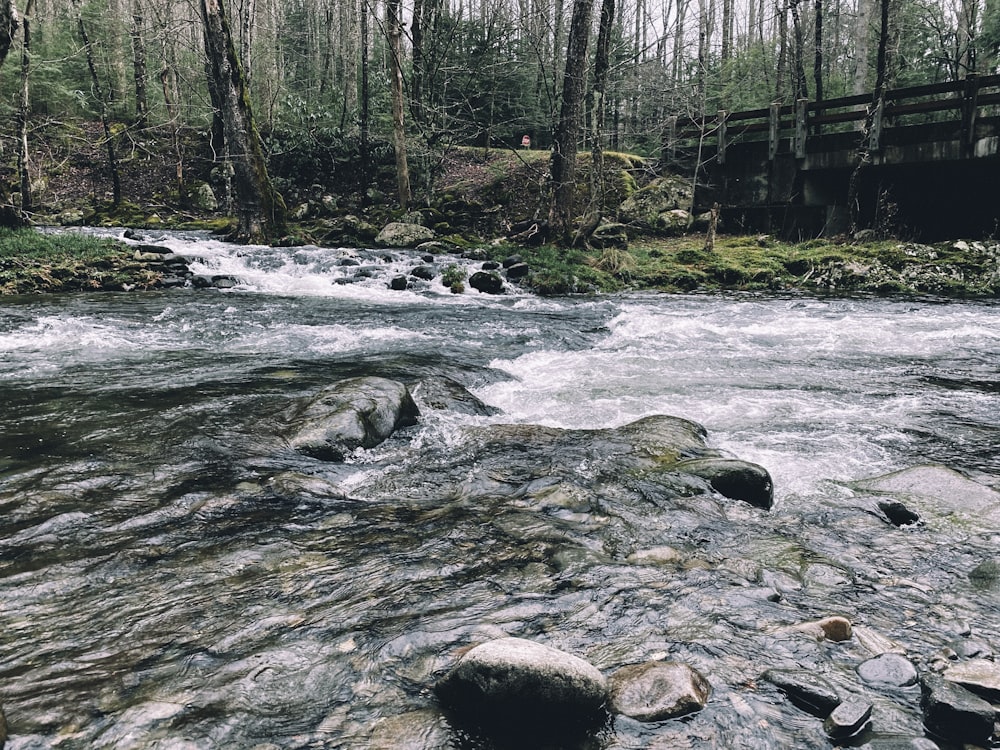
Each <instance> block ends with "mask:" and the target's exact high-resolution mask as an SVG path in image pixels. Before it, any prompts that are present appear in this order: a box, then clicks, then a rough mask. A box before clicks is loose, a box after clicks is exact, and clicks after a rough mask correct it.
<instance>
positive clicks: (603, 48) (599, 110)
mask: <svg viewBox="0 0 1000 750" xmlns="http://www.w3.org/2000/svg"><path fill="white" fill-rule="evenodd" d="M614 21H615V0H603V1H602V3H601V21H600V25H599V26H598V31H597V49H596V50H594V83H593V87H592V89H591V102H590V113H591V114H590V132H591V140H590V154H591V165H590V211H589V214H590V215H589V216H588V217H587V219H586V221H584V226H583V227H582V228H581V230H580V231H579V232H578V233H577V235H576V237H575V238H574V242H573V244H574V245H581V244H586V243H587V241H588V240H589V238H590V235H592V234H593V233H594V230H595V229H597V227H598V225H600V223H601V214H602V212H603V210H604V193H605V189H604V148H603V138H604V119H605V118H604V112H605V93H606V91H607V87H608V70H609V67H610V65H609V63H610V53H611V33H612V31H613V30H614Z"/></svg>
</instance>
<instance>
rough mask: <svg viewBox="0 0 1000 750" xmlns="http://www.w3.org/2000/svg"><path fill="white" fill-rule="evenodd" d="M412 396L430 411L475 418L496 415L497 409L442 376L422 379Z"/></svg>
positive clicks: (414, 388)
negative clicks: (438, 410)
mask: <svg viewBox="0 0 1000 750" xmlns="http://www.w3.org/2000/svg"><path fill="white" fill-rule="evenodd" d="M412 394H413V396H414V398H416V399H417V400H418V401H419V402H420V403H421V404H422V405H424V406H426V407H428V408H430V409H440V410H442V411H454V412H458V413H459V414H470V415H472V416H477V417H488V416H491V415H493V414H497V413H498V412H499V409H497V408H495V407H493V406H489V405H487V404H484V403H483V402H482V401H481V400H480V399H478V398H477V397H476V396H474V395H472V394H471V393H470V392H469V391H468V389H466V388H465V386H463V385H462V384H461V383H457V382H455V381H454V380H452V379H451V378H446V377H444V376H443V375H431V376H429V377H426V378H423V379H421V380H420V382H418V383H417V384H416V385H415V386H414V387H413V391H412Z"/></svg>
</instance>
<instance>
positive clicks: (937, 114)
mask: <svg viewBox="0 0 1000 750" xmlns="http://www.w3.org/2000/svg"><path fill="white" fill-rule="evenodd" d="M998 106H1000V75H989V76H978V75H970V76H968V77H967V78H965V79H962V80H958V81H947V82H945V83H934V84H929V85H924V86H908V87H904V88H897V89H889V90H887V91H886V94H885V96H884V97H883V99H881V100H880V101H877V102H876V101H875V100H874V94H871V93H869V94H860V95H856V96H845V97H839V98H837V99H827V100H824V101H820V102H813V101H809V100H806V99H800V100H798V101H797V102H795V103H794V104H779V103H773V104H771V105H770V106H768V107H763V108H760V109H752V110H745V111H742V112H727V111H725V110H720V111H719V112H718V114H717V115H716V116H715V117H714V118H704V119H694V118H670V120H668V122H667V125H666V132H665V134H664V158H665V159H666V160H667V161H668V162H675V161H687V160H690V159H691V158H692V157H693V156H696V155H700V156H702V158H703V159H704V160H715V161H716V162H718V163H719V164H724V163H725V161H726V153H727V150H728V149H729V148H730V147H731V146H733V145H736V144H739V143H747V142H761V141H767V144H768V147H767V150H768V158H769V159H771V160H773V159H775V158H776V157H777V156H778V155H779V154H793V155H794V156H795V158H798V159H801V158H805V156H806V154H807V152H808V151H809V150H812V149H813V148H817V149H821V148H822V144H821V142H822V141H823V140H832V139H830V136H839V140H840V141H843V140H844V134H855V135H854V136H853V142H854V145H855V147H860V146H861V145H862V141H861V138H862V137H864V138H867V143H866V144H865V145H866V146H867V148H868V149H869V150H870V151H875V152H877V151H879V150H881V149H882V148H883V147H884V146H885V144H886V135H887V133H888V132H889V131H895V132H899V131H901V130H902V129H904V128H915V127H917V126H933V127H934V130H935V131H936V132H937V133H947V134H948V137H949V138H952V139H954V138H959V139H961V142H962V144H963V146H964V147H965V149H966V150H967V151H969V152H971V149H972V147H973V145H974V143H975V139H976V126H977V123H978V122H979V121H980V120H981V119H982V118H984V117H992V116H995V115H996V113H997V112H998ZM869 114H871V124H870V127H869V129H868V132H867V133H865V132H864V127H863V126H864V124H865V122H866V120H867V118H868V116H869ZM969 155H971V153H970V154H969Z"/></svg>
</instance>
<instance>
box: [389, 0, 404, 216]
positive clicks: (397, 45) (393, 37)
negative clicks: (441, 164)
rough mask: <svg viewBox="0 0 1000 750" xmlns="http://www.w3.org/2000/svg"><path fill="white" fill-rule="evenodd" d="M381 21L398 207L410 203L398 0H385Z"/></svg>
mask: <svg viewBox="0 0 1000 750" xmlns="http://www.w3.org/2000/svg"><path fill="white" fill-rule="evenodd" d="M385 22H386V26H387V27H388V28H387V32H388V36H389V53H390V57H391V59H390V61H389V68H390V70H389V81H390V88H391V89H392V135H393V145H394V146H395V149H396V189H397V191H398V196H399V206H400V208H402V209H403V210H406V208H407V206H409V204H410V167H409V163H408V162H407V158H406V123H405V122H404V120H403V44H402V39H403V21H402V18H401V17H400V8H399V0H387V2H386V4H385Z"/></svg>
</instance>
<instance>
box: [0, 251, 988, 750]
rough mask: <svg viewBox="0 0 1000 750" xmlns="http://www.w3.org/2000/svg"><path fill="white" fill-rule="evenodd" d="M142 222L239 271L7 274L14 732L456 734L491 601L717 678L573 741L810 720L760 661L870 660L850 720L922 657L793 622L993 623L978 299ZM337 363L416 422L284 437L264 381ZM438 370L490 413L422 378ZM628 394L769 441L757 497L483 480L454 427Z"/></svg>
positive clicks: (601, 422)
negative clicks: (867, 485)
mask: <svg viewBox="0 0 1000 750" xmlns="http://www.w3.org/2000/svg"><path fill="white" fill-rule="evenodd" d="M158 241H159V242H160V243H161V244H165V245H169V246H171V247H173V248H174V249H175V250H176V251H177V252H181V253H183V254H185V255H187V256H189V257H191V258H194V259H195V261H194V264H193V268H194V270H196V271H198V272H200V273H206V274H218V275H228V276H232V277H234V278H235V279H237V281H238V283H237V285H236V286H235V288H233V289H230V290H216V289H204V290H194V289H174V290H167V291H162V292H143V293H115V294H73V295H66V296H61V295H56V296H44V297H22V298H8V299H5V300H3V304H2V305H0V513H2V518H3V524H2V526H0V597H2V602H3V606H2V608H0V702H2V704H3V707H4V710H5V713H6V715H7V719H8V723H9V725H10V735H11V736H10V739H9V741H8V748H14V749H15V750H27V749H29V748H31V749H32V750H34V749H35V748H121V749H125V748H154V749H156V750H195V749H196V748H197V749H202V748H259V749H260V750H263V749H264V748H340V747H343V748H414V749H416V748H427V749H430V748H445V747H456V748H457V747H472V746H475V745H476V742H475V741H473V740H470V739H468V738H465V737H464V736H463V735H462V734H461V733H459V732H454V731H452V730H451V728H450V727H449V725H448V721H447V720H446V719H445V718H444V717H443V715H442V714H441V713H440V711H439V709H438V706H437V703H436V700H435V697H434V694H433V692H432V690H431V687H432V685H433V683H434V680H435V679H436V678H437V677H439V676H440V674H441V673H442V672H443V671H444V670H446V669H447V668H448V667H449V666H450V665H451V664H452V663H453V662H454V659H455V652H456V651H457V650H459V649H460V648H462V647H464V646H467V645H469V644H471V643H475V642H477V641H482V640H484V639H487V638H492V637H497V636H500V635H514V636H520V637H524V638H531V639H534V640H538V641H541V642H544V643H548V644H550V645H553V646H556V647H558V648H561V649H563V650H566V651H569V652H571V653H575V654H577V655H579V656H581V657H583V658H585V659H587V660H588V661H590V662H591V663H593V664H594V665H595V666H597V667H598V668H599V669H601V670H602V671H605V672H606V673H610V672H612V671H613V670H614V669H616V668H618V667H620V666H622V665H625V664H630V663H636V662H641V661H646V660H650V659H661V658H671V659H676V660H680V661H685V662H687V663H689V664H691V665H692V666H695V667H696V668H698V669H699V670H701V671H702V672H703V673H704V674H705V675H706V676H707V677H708V679H709V681H710V682H711V684H712V687H713V696H712V699H711V701H710V702H709V705H708V706H707V707H706V708H705V710H703V711H702V712H700V713H699V714H696V715H694V716H692V717H689V718H687V719H685V720H680V721H670V722H663V723H658V724H641V723H639V722H634V721H631V720H627V719H621V718H619V719H618V720H616V721H615V722H614V724H613V725H612V726H609V727H608V728H606V730H605V731H604V732H602V733H601V734H600V735H599V736H597V737H595V738H593V740H592V742H591V743H590V744H589V745H588V747H592V748H608V749H611V748H668V747H669V748H684V747H692V748H701V747H705V748H708V747H720V748H729V747H732V748H766V749H770V748H789V747H810V748H812V747H828V746H830V742H829V740H827V738H826V736H825V734H824V732H823V730H822V722H821V721H820V720H818V719H816V718H814V717H812V716H810V715H808V714H806V713H803V712H801V711H799V710H798V709H796V708H795V707H794V706H792V705H790V704H789V703H788V702H787V701H786V700H785V699H784V697H783V696H782V695H781V694H780V693H779V692H778V691H777V690H776V689H774V688H773V687H772V686H769V685H768V684H766V683H764V682H762V681H761V680H760V675H761V674H762V672H763V671H764V670H766V669H768V668H770V667H796V668H805V669H809V670H813V671H815V672H816V673H817V674H822V675H823V677H824V679H826V680H828V681H830V682H831V683H832V684H834V685H836V686H837V687H838V688H839V689H841V690H842V691H844V692H845V693H862V694H865V695H867V696H868V697H870V698H871V699H872V700H873V701H874V702H875V707H876V710H875V715H874V718H873V722H872V726H871V729H870V730H869V732H868V733H867V734H866V735H865V736H864V737H862V738H859V739H858V740H857V742H856V744H863V743H865V742H868V743H874V744H873V746H877V745H878V743H879V742H883V743H888V742H890V741H892V740H893V738H908V737H917V736H922V735H923V728H922V726H921V719H920V713H919V710H918V708H917V707H918V705H919V688H916V687H910V688H896V689H893V690H873V689H871V688H870V686H866V685H864V684H862V683H861V682H860V681H859V679H858V676H857V674H856V673H855V667H856V666H857V665H858V664H859V663H860V662H861V661H863V660H864V659H866V658H868V656H870V652H869V651H868V650H866V647H865V644H863V643H862V642H861V641H862V639H861V638H855V639H852V640H851V641H849V642H845V643H839V644H834V643H829V642H823V641H816V639H815V638H811V637H804V636H803V635H802V634H801V633H797V632H793V631H792V632H790V631H788V630H787V628H788V626H791V625H795V624H797V623H801V622H805V621H808V620H812V619H816V618H819V617H823V616H826V615H843V616H846V617H848V618H850V619H851V620H852V622H854V623H855V625H856V626H859V627H860V628H861V629H862V632H869V633H874V634H876V635H877V636H878V637H881V638H884V639H888V640H889V641H891V642H892V643H893V644H894V645H895V646H896V647H898V648H899V649H901V650H903V651H905V652H906V653H907V655H908V656H909V657H910V658H911V660H912V661H913V662H914V663H915V664H916V665H917V666H918V668H920V669H922V670H925V669H931V668H933V662H934V659H935V657H936V655H937V654H939V653H940V652H941V650H942V649H943V648H945V647H949V646H954V644H955V642H956V641H961V640H963V639H964V640H965V641H970V640H975V642H977V643H979V644H981V645H983V646H984V647H986V648H989V649H997V650H1000V585H998V582H997V566H996V561H997V559H998V557H1000V553H998V551H997V550H998V544H1000V506H998V505H995V503H994V501H995V499H996V497H997V495H996V492H997V490H998V489H1000V373H998V363H1000V305H998V304H997V303H996V302H980V301H964V302H963V301H948V302H943V301H940V300H934V299H907V300H900V299H871V298H858V299H836V298H816V297H804V296H769V297H760V296H687V297H684V296H658V295H621V296H599V297H581V298H557V299H539V298H536V297H533V296H531V295H529V294H526V293H523V292H520V291H518V290H516V289H510V290H509V293H508V294H506V295H503V296H488V295H483V294H479V293H477V292H474V291H470V292H467V293H465V294H461V295H453V294H450V293H449V292H448V290H447V289H445V288H444V287H442V286H441V285H440V283H439V281H432V282H422V283H421V282H418V283H416V284H415V286H413V287H412V288H411V289H409V290H407V291H393V290H391V289H389V288H388V283H387V280H388V279H389V278H391V277H392V276H393V275H396V274H398V273H401V272H405V270H406V269H408V268H410V267H412V266H413V265H415V264H419V263H421V261H420V260H419V258H417V257H416V256H414V255H413V254H410V253H405V252H392V253H386V252H379V253H372V252H362V251H354V250H326V249H323V250H321V249H317V248H299V249H284V250H276V249H270V248H259V247H238V246H231V245H225V244H222V243H219V242H215V241H213V240H209V239H207V238H205V237H203V236H200V235H171V236H165V237H161V238H158ZM345 257H350V258H352V259H353V260H352V262H356V263H357V264H358V265H351V266H345V265H342V263H343V260H344V258H345ZM452 262H455V263H464V262H465V261H460V260H458V259H442V258H438V259H435V261H434V263H433V264H432V265H435V266H437V267H438V269H439V270H440V269H441V268H443V267H444V266H445V265H447V264H449V263H452ZM359 271H363V273H360V274H359ZM355 375H380V376H385V377H389V378H393V379H397V380H401V381H403V382H406V383H408V384H410V385H411V386H414V387H415V388H416V390H415V394H416V396H417V401H418V405H420V406H421V412H422V417H421V419H420V422H419V424H418V425H417V426H416V427H412V428H408V429H407V430H404V431H402V432H401V433H398V434H397V435H395V436H393V438H391V439H390V440H389V441H387V442H386V443H385V444H383V445H382V446H379V447H378V448H375V449H372V450H369V451H358V452H356V453H355V454H354V455H353V456H351V457H350V459H349V460H348V461H347V462H346V463H330V462H323V461H319V460H316V459H313V458H309V457H306V456H302V455H299V454H296V453H295V452H293V451H291V450H290V449H288V447H287V445H286V444H285V443H284V441H283V440H282V439H281V431H280V429H279V426H280V425H281V424H283V421H284V420H285V419H286V417H287V413H288V410H289V408H290V407H291V406H292V405H294V404H296V403H300V402H301V401H302V400H303V399H306V398H308V397H309V396H310V395H311V394H313V393H315V392H316V391H317V390H318V389H320V388H322V387H323V386H325V385H328V384H330V383H333V382H335V381H337V380H340V379H343V378H346V377H351V376H355ZM432 376H445V377H448V378H451V379H452V380H455V381H457V382H459V383H461V384H462V385H464V386H465V387H466V388H468V389H469V390H470V391H471V392H472V393H473V394H475V395H476V396H478V397H479V398H480V399H481V400H482V401H483V402H485V403H486V404H488V405H490V406H492V407H495V410H496V413H495V414H493V415H492V416H483V415H476V414H467V413H462V412H460V411H454V410H439V409H433V408H427V406H426V405H424V404H421V401H420V391H419V388H418V387H417V383H418V382H419V381H420V380H421V379H423V378H428V377H432ZM652 414H669V415H674V416H679V417H684V418H686V419H689V420H693V421H695V422H698V423H700V424H702V425H704V426H705V427H706V428H707V430H708V435H709V442H710V443H711V445H712V446H713V447H716V448H718V449H720V450H722V451H724V452H726V453H729V454H732V455H734V456H737V457H739V458H742V459H745V460H748V461H752V462H756V463H759V464H761V465H763V466H764V467H766V468H767V469H768V470H769V471H770V472H771V475H772V476H773V478H774V484H775V504H774V507H773V509H772V510H771V511H764V510H760V509H757V508H753V507H750V506H749V505H745V504H742V503H739V502H737V501H731V500H724V499H722V498H718V497H713V496H701V495H693V496H689V497H684V498H681V499H678V500H673V501H671V502H669V503H667V502H659V501H657V500H656V498H655V497H652V496H651V498H652V499H650V498H648V497H646V495H645V494H644V493H645V489H644V488H643V487H642V486H639V485H637V484H635V483H630V482H629V481H628V480H627V479H626V478H622V479H621V480H620V483H617V484H616V482H617V481H618V480H616V479H615V478H614V477H609V476H608V475H607V472H602V471H601V470H600V467H595V466H590V465H588V464H587V462H586V461H581V462H580V463H579V464H578V465H575V469H574V471H575V472H576V475H577V482H578V485H579V486H583V487H586V491H584V492H581V493H579V494H578V495H577V496H574V497H567V496H566V495H565V493H563V494H562V495H560V493H559V492H553V491H549V489H551V488H549V489H547V487H548V486H547V485H546V484H545V481H544V479H545V477H546V475H547V471H546V465H542V464H540V463H539V460H538V457H537V456H534V457H533V458H531V459H530V460H531V461H534V462H535V463H534V464H526V463H524V459H518V458H517V456H516V454H517V453H518V451H517V450H516V446H513V447H512V451H511V455H510V456H505V457H504V458H503V461H502V464H503V466H504V469H503V471H502V472H499V471H498V470H497V469H496V466H495V464H492V465H491V466H492V468H491V469H490V470H489V472H490V480H491V481H492V482H493V484H495V485H499V484H503V485H506V486H509V487H510V488H511V489H510V493H509V494H508V495H504V494H502V493H497V492H491V493H490V494H488V495H485V496H484V495H482V494H476V493H475V492H472V491H469V489H468V488H470V487H475V486H476V484H477V482H480V481H481V480H482V479H483V477H481V476H480V474H479V472H481V471H485V470H484V469H483V468H482V464H481V461H480V457H479V456H478V455H477V445H476V444H474V443H473V442H471V441H470V438H469V435H470V432H469V428H470V427H476V426H484V425H489V424H499V423H505V424H506V423H514V424H522V425H544V426H548V427H555V428H572V429H581V428H583V429H592V428H604V427H617V426H620V425H624V424H626V423H628V422H631V421H633V420H636V419H638V418H640V417H644V416H647V415H652ZM551 461H552V462H556V463H557V462H558V461H559V457H551ZM543 463H544V462H543ZM924 465H936V466H941V467H946V468H947V470H948V471H944V470H938V471H937V472H936V473H934V474H932V477H933V478H934V481H933V482H932V483H930V484H928V485H926V486H920V483H919V482H911V483H910V486H908V487H907V488H906V491H905V493H903V495H904V496H901V497H900V496H897V499H901V500H902V501H904V502H906V504H907V506H908V507H911V508H912V509H913V510H915V511H916V512H918V513H919V515H920V517H921V519H922V523H921V524H919V525H916V526H912V527H904V528H897V527H895V526H893V525H892V524H890V523H888V522H887V520H886V519H885V518H884V517H882V516H881V515H880V514H879V513H878V511H877V505H876V501H875V496H874V495H873V494H872V493H870V492H866V491H864V490H861V489H859V488H858V486H857V485H856V484H854V483H855V482H858V481H859V480H863V479H867V478H871V477H876V476H880V475H885V474H888V473H890V472H896V471H901V470H906V469H911V468H913V467H918V466H924ZM916 476H917V477H919V475H916ZM588 482H590V484H588ZM663 547H669V548H671V549H672V550H673V551H674V552H672V553H670V554H669V555H666V556H663V555H661V556H660V557H659V558H658V559H657V560H656V561H655V562H654V563H650V562H648V558H647V562H642V559H641V557H642V556H641V555H640V556H639V558H638V559H639V561H638V562H637V558H636V557H635V554H636V553H641V552H642V551H644V550H649V549H656V548H663ZM675 553H676V554H675ZM630 557H631V560H630ZM991 561H992V567H991ZM991 571H992V573H991ZM884 746H886V747H888V746H889V745H886V744H884ZM942 746H944V745H942Z"/></svg>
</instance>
